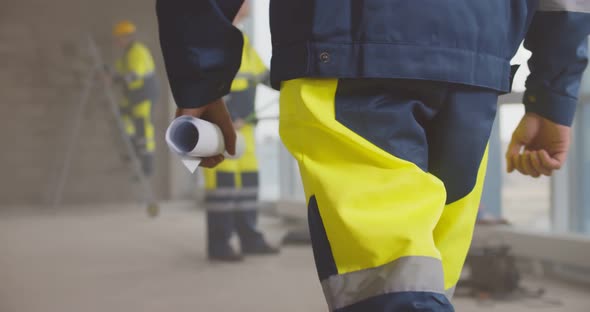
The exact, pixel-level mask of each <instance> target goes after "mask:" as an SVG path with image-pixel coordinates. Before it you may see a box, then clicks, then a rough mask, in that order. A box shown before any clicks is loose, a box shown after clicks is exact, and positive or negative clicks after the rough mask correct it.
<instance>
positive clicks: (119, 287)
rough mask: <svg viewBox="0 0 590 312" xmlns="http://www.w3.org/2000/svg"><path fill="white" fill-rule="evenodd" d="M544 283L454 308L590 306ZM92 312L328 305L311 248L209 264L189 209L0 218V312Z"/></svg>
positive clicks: (270, 227)
mask: <svg viewBox="0 0 590 312" xmlns="http://www.w3.org/2000/svg"><path fill="white" fill-rule="evenodd" d="M263 227H264V228H265V230H266V231H267V232H268V233H271V235H269V236H270V237H272V238H274V239H275V241H276V240H278V238H279V237H281V235H282V234H283V233H284V229H283V228H282V226H280V224H278V223H277V222H276V221H273V220H266V219H265V220H263ZM272 238H271V240H272ZM539 283H540V282H539V281H537V282H532V283H531V282H529V283H528V284H529V285H532V286H531V287H535V286H537V285H539ZM544 286H546V288H547V290H548V293H547V295H546V298H545V299H543V300H544V301H537V300H526V301H519V302H512V303H493V304H485V305H481V304H479V303H477V302H475V301H473V300H471V299H467V298H458V299H457V300H456V306H457V308H456V309H457V311H466V312H471V311H491V312H494V311H510V312H518V311H523V312H524V311H540V310H542V311H547V312H554V311H555V312H557V311H568V312H570V311H571V312H585V311H590V308H588V307H590V296H588V295H589V294H590V293H589V292H588V291H587V290H583V289H579V288H574V287H572V286H568V285H563V284H559V283H556V282H552V283H551V284H550V285H549V286H548V287H547V285H546V284H545V283H544ZM554 299H560V300H561V301H562V304H561V305H556V304H555V303H554V302H553V301H554ZM95 311H96V312H99V311H100V312H104V311H109V312H119V311H121V312H123V311H124V312H136V311H137V312H139V311H141V312H151V311H153V312H156V311H157V312H162V311H174V312H184V311H186V312H189V311H190V312H195V311H207V312H209V311H215V312H225V311H227V312H230V311H232V312H233V311H256V312H276V311H282V312H290V311H293V312H295V311H297V312H301V311H310V312H316V311H317V312H320V311H327V309H326V305H325V304H324V301H323V296H322V295H321V288H320V287H319V284H318V283H317V281H316V275H315V270H314V267H313V259H312V254H311V250H310V249H309V248H308V247H289V248H285V249H284V250H283V252H282V253H281V255H280V256H278V257H252V258H248V259H247V260H246V261H245V262H244V263H243V264H239V265H227V264H210V263H208V262H207V261H206V260H205V253H204V220H203V215H202V214H201V213H200V212H198V211H195V210H191V209H187V208H186V207H181V206H178V205H168V206H165V207H163V211H162V215H161V216H160V217H159V218H158V219H148V218H147V217H146V216H145V214H144V211H143V210H142V208H139V207H95V209H84V210H81V211H76V212H72V210H70V212H69V213H67V214H63V213H60V214H45V215H36V216H25V215H22V214H16V215H15V214H11V215H0V312H95Z"/></svg>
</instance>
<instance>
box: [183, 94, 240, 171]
mask: <svg viewBox="0 0 590 312" xmlns="http://www.w3.org/2000/svg"><path fill="white" fill-rule="evenodd" d="M183 115H188V116H193V117H196V118H200V119H203V120H206V121H209V122H211V123H213V124H216V125H217V126H218V127H219V128H220V129H221V132H222V133H223V139H224V142H225V149H226V151H227V152H228V153H229V154H230V155H235V154H236V131H235V130H234V126H233V123H232V119H231V116H230V115H229V112H228V111H227V107H226V106H225V102H224V101H223V99H218V100H216V101H213V102H211V103H209V104H207V105H205V106H202V107H199V108H178V109H177V110H176V117H179V116H183ZM223 160H224V157H223V155H217V156H212V157H206V158H203V160H202V161H201V165H200V166H201V167H205V168H213V167H215V166H217V165H219V164H220V163H221V162H222V161H223Z"/></svg>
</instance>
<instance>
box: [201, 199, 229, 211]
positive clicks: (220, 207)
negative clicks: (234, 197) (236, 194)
mask: <svg viewBox="0 0 590 312" xmlns="http://www.w3.org/2000/svg"><path fill="white" fill-rule="evenodd" d="M205 207H206V209H207V211H214V212H226V211H235V210H236V203H235V202H234V201H227V202H212V203H206V204H205Z"/></svg>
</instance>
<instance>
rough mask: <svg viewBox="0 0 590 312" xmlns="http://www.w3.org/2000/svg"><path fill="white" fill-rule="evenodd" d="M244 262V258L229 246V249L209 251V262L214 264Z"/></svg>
mask: <svg viewBox="0 0 590 312" xmlns="http://www.w3.org/2000/svg"><path fill="white" fill-rule="evenodd" d="M242 260H244V257H243V256H242V255H240V254H239V253H237V252H235V251H234V250H233V248H231V247H230V246H227V248H223V249H219V248H216V250H214V251H213V250H210V251H209V261H213V262H240V261H242Z"/></svg>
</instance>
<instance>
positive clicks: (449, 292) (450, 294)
mask: <svg viewBox="0 0 590 312" xmlns="http://www.w3.org/2000/svg"><path fill="white" fill-rule="evenodd" d="M456 289H457V286H453V287H452V288H449V289H447V290H445V296H446V297H447V299H449V301H451V300H453V297H454V296H455V290H456Z"/></svg>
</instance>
